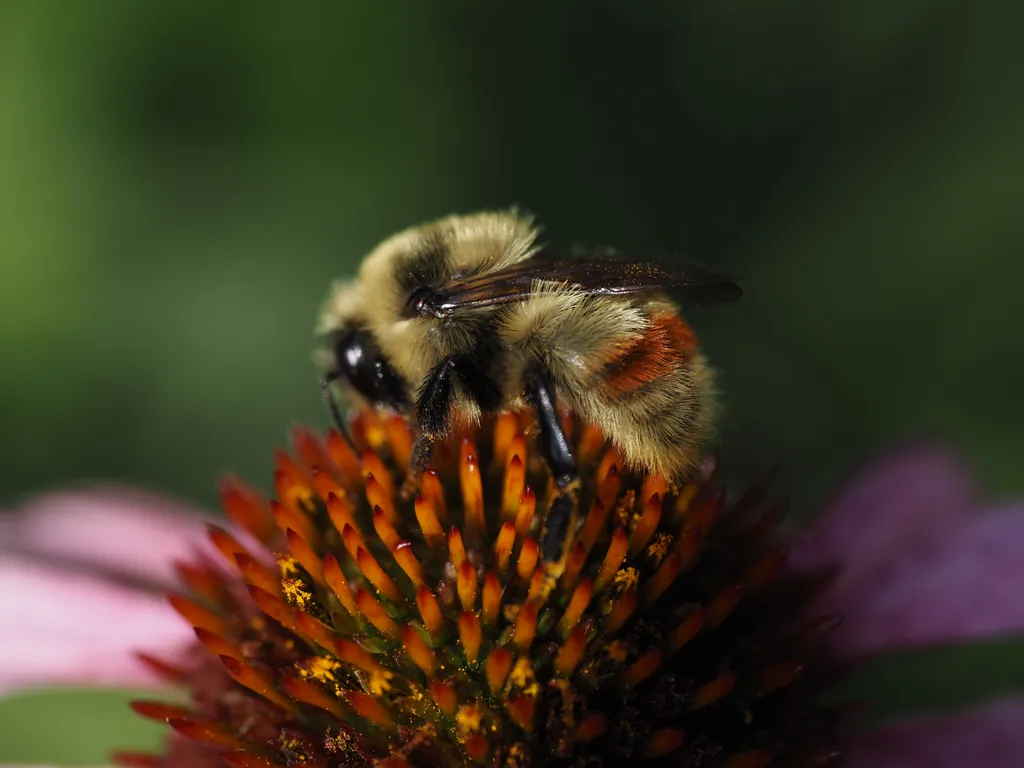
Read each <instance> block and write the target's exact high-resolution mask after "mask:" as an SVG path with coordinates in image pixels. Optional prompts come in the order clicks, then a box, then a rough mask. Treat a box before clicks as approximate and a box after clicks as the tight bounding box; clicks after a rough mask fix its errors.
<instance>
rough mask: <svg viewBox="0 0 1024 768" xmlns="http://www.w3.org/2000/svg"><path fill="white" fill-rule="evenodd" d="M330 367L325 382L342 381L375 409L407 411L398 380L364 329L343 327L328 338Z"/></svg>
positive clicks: (403, 389)
mask: <svg viewBox="0 0 1024 768" xmlns="http://www.w3.org/2000/svg"><path fill="white" fill-rule="evenodd" d="M329 344H330V351H331V352H332V356H333V368H332V370H331V371H330V372H329V373H328V379H330V380H340V381H344V382H345V383H346V384H348V386H350V387H351V388H352V389H354V390H355V391H356V392H358V393H359V394H360V395H362V396H363V397H364V398H366V400H368V401H369V402H371V403H373V404H374V405H375V406H378V407H380V406H388V407H390V408H394V409H395V410H398V411H407V410H408V409H409V407H410V398H409V394H408V391H407V388H406V385H405V382H404V381H403V380H402V377H401V376H399V375H398V373H397V372H396V371H395V369H394V367H393V366H392V365H391V363H390V362H388V359H387V357H385V355H384V353H383V352H382V351H381V349H380V347H379V346H378V345H377V342H376V341H374V339H373V336H371V335H370V333H369V332H368V331H367V330H365V329H364V328H360V327H356V326H347V327H343V328H339V329H338V330H336V331H333V332H332V333H331V334H330V335H329Z"/></svg>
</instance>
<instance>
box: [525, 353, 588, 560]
mask: <svg viewBox="0 0 1024 768" xmlns="http://www.w3.org/2000/svg"><path fill="white" fill-rule="evenodd" d="M524 384H525V385H526V398H527V401H528V402H529V403H530V405H531V407H532V408H533V410H534V413H535V414H536V415H537V421H538V423H539V424H540V436H539V437H540V440H539V442H540V450H541V452H542V453H543V454H544V458H545V460H546V461H547V463H548V467H549V468H550V469H551V474H552V475H553V476H554V478H555V484H556V485H557V486H558V496H556V497H555V500H554V501H553V502H552V503H551V509H550V510H549V511H548V515H547V520H546V523H545V534H544V543H543V555H544V560H545V561H546V562H553V561H558V560H560V559H561V558H562V555H563V549H564V547H565V539H566V536H567V535H568V533H569V526H570V523H571V518H572V513H573V510H574V509H575V507H576V494H577V492H578V490H579V484H580V476H579V470H577V468H576V459H575V458H573V455H572V448H571V447H570V446H569V440H568V438H567V437H566V436H565V431H564V430H563V429H562V423H561V421H560V420H559V418H558V409H557V408H556V407H555V388H554V385H553V384H552V382H551V377H550V376H549V375H548V373H547V371H545V370H544V369H543V368H541V367H540V366H530V367H528V368H527V370H526V373H525V375H524Z"/></svg>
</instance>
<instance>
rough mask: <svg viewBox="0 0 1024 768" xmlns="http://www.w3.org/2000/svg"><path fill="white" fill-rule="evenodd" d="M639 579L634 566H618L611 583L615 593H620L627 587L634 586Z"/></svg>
mask: <svg viewBox="0 0 1024 768" xmlns="http://www.w3.org/2000/svg"><path fill="white" fill-rule="evenodd" d="M639 580H640V575H639V574H638V573H637V570H636V568H632V567H630V568H620V569H619V570H618V571H617V572H616V573H615V578H614V579H613V581H612V584H613V586H614V588H615V594H621V593H623V592H625V591H626V590H627V589H631V588H632V587H634V586H636V583H637V582H638V581H639Z"/></svg>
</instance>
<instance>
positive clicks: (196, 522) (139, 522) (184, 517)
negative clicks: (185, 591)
mask: <svg viewBox="0 0 1024 768" xmlns="http://www.w3.org/2000/svg"><path fill="white" fill-rule="evenodd" d="M209 520H210V518H208V517H204V516H202V515H201V514H198V513H196V512H195V511H194V510H192V509H190V508H188V507H186V506H184V505H181V504H177V503H175V502H172V501H170V500H167V499H163V498H160V497H158V496H155V495H150V494H146V493H143V492H140V491H135V490H130V489H126V488H106V489H94V490H86V491H80V492H58V493H52V494H46V495H43V496H38V497H36V498H34V499H31V500H30V501H29V502H28V503H26V504H25V505H24V506H23V507H21V509H20V510H19V511H18V512H16V513H14V514H7V515H3V516H0V552H2V551H6V552H20V553H23V554H26V555H34V556H36V557H39V558H43V559H46V560H52V561H65V562H68V563H74V564H78V565H84V566H86V567H100V568H105V569H109V570H112V571H117V572H119V573H121V574H123V575H126V576H129V577H132V578H135V579H140V580H143V581H150V582H156V583H160V584H173V583H174V582H175V581H176V579H175V576H174V570H173V562H174V561H175V560H189V559H192V557H193V556H194V555H195V554H196V552H197V551H203V552H207V553H209V552H210V550H211V548H210V547H209V546H208V544H207V543H206V534H205V531H204V526H205V524H206V523H207V522H209Z"/></svg>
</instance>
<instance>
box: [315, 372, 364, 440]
mask: <svg viewBox="0 0 1024 768" xmlns="http://www.w3.org/2000/svg"><path fill="white" fill-rule="evenodd" d="M339 378H340V376H339V375H338V372H337V371H328V372H327V375H326V376H324V377H323V378H322V379H320V391H321V392H323V396H324V403H325V404H326V405H327V411H328V412H329V413H330V414H331V421H333V422H334V426H335V427H336V428H337V430H338V432H339V433H340V434H341V436H342V438H343V439H344V440H345V442H346V443H348V447H349V448H351V449H352V451H353V452H354V453H355V454H356V455H357V456H358V455H359V450H358V449H357V448H356V444H355V441H353V440H352V436H351V435H350V434H349V433H348V425H346V424H345V420H344V419H343V418H342V417H341V410H340V409H339V408H338V401H337V400H335V399H334V390H333V389H331V384H333V383H334V382H336V381H337V380H338V379H339Z"/></svg>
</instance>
